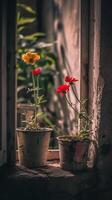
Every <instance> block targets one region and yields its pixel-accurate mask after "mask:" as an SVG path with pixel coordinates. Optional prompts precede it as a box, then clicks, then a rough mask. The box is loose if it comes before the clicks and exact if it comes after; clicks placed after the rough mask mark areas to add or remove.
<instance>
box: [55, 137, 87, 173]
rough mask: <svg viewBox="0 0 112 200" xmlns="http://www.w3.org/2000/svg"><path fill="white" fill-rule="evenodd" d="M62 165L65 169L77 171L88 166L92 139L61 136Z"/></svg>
mask: <svg viewBox="0 0 112 200" xmlns="http://www.w3.org/2000/svg"><path fill="white" fill-rule="evenodd" d="M58 142H59V155H60V166H61V167H62V168H63V169H65V170H70V171H76V170H84V169H86V168H87V159H88V149H89V144H90V140H89V139H85V140H78V139H76V138H75V137H72V136H59V137H58Z"/></svg>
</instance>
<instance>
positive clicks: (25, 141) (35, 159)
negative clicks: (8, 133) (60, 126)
mask: <svg viewBox="0 0 112 200" xmlns="http://www.w3.org/2000/svg"><path fill="white" fill-rule="evenodd" d="M51 131H52V129H50V128H40V129H38V130H37V131H34V130H32V131H31V130H30V131H29V130H24V128H19V129H17V141H18V152H19V155H18V157H19V164H20V165H24V166H25V167H28V168H36V167H40V166H44V165H46V161H47V153H48V147H49V141H50V133H51Z"/></svg>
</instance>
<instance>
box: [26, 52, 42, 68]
mask: <svg viewBox="0 0 112 200" xmlns="http://www.w3.org/2000/svg"><path fill="white" fill-rule="evenodd" d="M39 59H40V56H39V55H38V54H37V53H33V52H30V51H29V52H27V53H25V54H23V55H22V60H23V61H24V62H25V63H26V64H30V65H34V64H35V63H36V61H38V60H39Z"/></svg>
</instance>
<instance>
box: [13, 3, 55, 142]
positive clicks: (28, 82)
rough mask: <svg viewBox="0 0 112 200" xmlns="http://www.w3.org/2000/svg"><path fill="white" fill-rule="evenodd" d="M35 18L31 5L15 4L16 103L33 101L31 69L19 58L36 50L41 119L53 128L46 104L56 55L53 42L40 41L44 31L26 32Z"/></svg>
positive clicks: (48, 98)
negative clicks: (42, 99) (44, 100)
mask: <svg viewBox="0 0 112 200" xmlns="http://www.w3.org/2000/svg"><path fill="white" fill-rule="evenodd" d="M21 11H22V12H21ZM23 13H26V15H28V17H26V15H25V16H24V15H23ZM35 20H36V12H35V11H34V10H33V9H32V8H31V7H29V6H27V5H24V4H17V50H16V55H17V103H24V104H26V103H29V104H30V103H32V102H33V92H31V88H32V75H31V71H30V69H29V68H28V65H26V64H25V63H24V62H23V61H22V60H21V56H22V54H24V53H26V52H27V51H29V50H31V51H34V52H37V53H38V54H39V55H40V57H41V59H40V61H38V62H37V63H36V64H35V68H36V67H42V69H43V73H42V74H41V76H40V95H41V92H42V94H44V96H45V97H46V98H47V102H45V103H44V104H42V108H41V109H42V111H43V110H44V113H46V115H44V120H43V121H44V122H45V123H46V124H47V125H48V126H50V127H52V128H54V129H55V126H54V124H55V123H54V120H53V116H52V113H50V112H49V111H48V110H47V105H48V104H49V101H50V92H51V90H52V88H53V86H54V78H53V76H54V74H55V62H56V57H55V55H54V53H53V52H52V46H53V43H45V42H42V39H43V38H44V37H45V34H44V33H40V32H32V33H30V34H29V33H28V32H29V31H28V27H30V32H31V26H32V24H33V23H35ZM41 88H42V91H41ZM43 88H44V91H43ZM54 118H55V117H54ZM51 119H52V120H51ZM54 132H55V133H53V134H54V135H55V134H56V135H58V134H59V131H58V130H55V131H54ZM54 146H55V144H54Z"/></svg>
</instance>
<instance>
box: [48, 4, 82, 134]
mask: <svg viewBox="0 0 112 200" xmlns="http://www.w3.org/2000/svg"><path fill="white" fill-rule="evenodd" d="M75 4H76V5H75ZM52 6H53V15H54V16H53V19H54V33H53V34H54V38H55V40H56V41H57V43H56V46H55V49H56V52H57V57H58V61H57V65H56V71H57V76H56V87H57V86H58V85H61V84H63V83H64V77H65V76H66V75H74V76H76V77H77V74H78V75H79V63H78V62H79V18H78V16H79V9H77V8H78V6H79V4H78V3H77V1H76V3H74V1H73V0H72V1H67V2H66V3H65V4H64V2H63V1H62V0H61V1H56V0H54V1H53V5H52ZM75 6H76V8H75ZM76 66H77V68H76ZM75 68H76V72H75V70H74V69H75ZM75 92H76V94H77V95H78V91H77V88H75ZM69 98H71V100H72V102H74V104H75V107H76V109H78V102H77V101H76V100H75V95H70V97H69ZM57 101H58V102H59V103H58V105H57V104H56V105H55V106H56V107H57V110H58V113H57V116H58V119H63V129H64V132H66V133H69V134H70V132H69V131H70V130H73V131H74V130H75V131H77V129H78V121H77V119H76V117H75V113H73V111H71V110H69V108H68V107H67V104H66V101H65V99H64V98H63V97H61V96H58V100H57ZM74 128H75V129H74Z"/></svg>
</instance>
